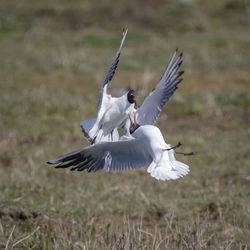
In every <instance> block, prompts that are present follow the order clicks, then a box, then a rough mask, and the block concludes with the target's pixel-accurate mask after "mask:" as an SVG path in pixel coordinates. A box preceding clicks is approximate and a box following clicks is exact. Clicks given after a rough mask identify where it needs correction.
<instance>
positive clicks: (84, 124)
mask: <svg viewBox="0 0 250 250" xmlns="http://www.w3.org/2000/svg"><path fill="white" fill-rule="evenodd" d="M95 121H96V118H93V119H89V120H84V121H81V123H80V127H81V129H82V132H83V134H84V135H85V137H86V138H87V139H88V140H89V141H91V138H90V137H89V131H90V129H91V128H92V127H93V126H94V124H95Z"/></svg>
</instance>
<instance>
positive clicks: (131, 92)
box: [127, 89, 136, 104]
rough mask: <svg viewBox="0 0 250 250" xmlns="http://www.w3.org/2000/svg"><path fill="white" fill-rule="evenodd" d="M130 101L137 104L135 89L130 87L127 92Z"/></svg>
mask: <svg viewBox="0 0 250 250" xmlns="http://www.w3.org/2000/svg"><path fill="white" fill-rule="evenodd" d="M127 98H128V102H129V103H131V104H133V103H135V104H136V93H135V91H134V90H133V89H129V91H128V94H127Z"/></svg>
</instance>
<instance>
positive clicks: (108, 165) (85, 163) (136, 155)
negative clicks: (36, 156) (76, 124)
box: [48, 139, 153, 172]
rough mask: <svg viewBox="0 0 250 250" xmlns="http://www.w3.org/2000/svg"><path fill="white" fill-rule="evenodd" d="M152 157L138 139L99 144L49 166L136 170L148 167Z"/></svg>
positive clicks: (53, 162) (66, 156) (51, 162)
mask: <svg viewBox="0 0 250 250" xmlns="http://www.w3.org/2000/svg"><path fill="white" fill-rule="evenodd" d="M152 160H153V159H152V157H151V156H150V155H149V154H148V152H147V149H145V148H144V144H143V142H142V140H140V139H130V140H126V141H117V142H100V143H97V144H95V145H92V146H89V147H86V148H84V149H81V150H79V151H75V152H72V153H69V154H67V155H64V156H61V157H59V158H57V159H55V160H53V161H49V162H48V163H49V164H57V166H56V168H67V167H71V169H70V170H78V171H82V170H85V169H87V172H92V171H93V172H96V171H99V170H102V169H106V170H108V171H111V170H114V171H122V170H125V169H137V168H142V167H145V166H147V165H149V164H150V163H151V162H152Z"/></svg>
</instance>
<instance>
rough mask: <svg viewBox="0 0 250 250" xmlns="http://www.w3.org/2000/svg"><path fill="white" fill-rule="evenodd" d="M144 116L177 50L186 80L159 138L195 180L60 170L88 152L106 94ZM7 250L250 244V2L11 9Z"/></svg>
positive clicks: (0, 165)
mask: <svg viewBox="0 0 250 250" xmlns="http://www.w3.org/2000/svg"><path fill="white" fill-rule="evenodd" d="M123 28H128V30H129V31H128V35H127V38H126V41H125V44H124V47H123V49H122V54H121V57H120V63H119V65H118V69H117V71H116V74H115V76H114V78H113V81H112V82H111V83H110V84H109V87H110V89H111V90H112V93H113V94H114V95H116V93H118V95H119V93H120V91H121V90H122V89H123V88H126V87H133V88H135V89H136V90H137V91H138V93H139V97H138V98H139V101H138V103H139V104H141V103H142V101H143V100H144V98H145V96H147V95H148V93H149V92H150V90H151V89H152V88H153V87H154V86H155V85H156V84H157V82H158V81H159V79H160V77H161V75H162V73H163V72H164V70H165V67H166V66H167V64H168V62H169V59H170V57H171V55H172V54H173V52H174V50H175V49H176V48H178V49H179V52H181V51H182V52H183V53H184V62H183V66H182V69H183V70H185V74H184V81H183V82H182V83H181V84H180V85H179V89H178V90H177V91H176V92H175V94H174V96H172V98H171V99H170V101H169V102H168V103H167V105H166V107H164V109H163V111H162V113H161V116H160V118H159V120H158V123H157V126H159V128H160V129H161V131H162V132H163V134H164V136H165V139H166V141H167V142H168V143H171V144H173V145H175V144H176V143H177V142H178V141H179V140H180V141H182V143H183V149H182V150H183V151H194V152H196V155H195V156H193V157H189V158H188V157H184V156H179V157H178V160H180V161H183V162H185V163H186V164H188V165H190V168H191V171H190V174H189V175H188V176H186V177H184V178H182V179H179V180H176V181H167V182H161V181H157V180H155V179H153V178H151V177H150V175H149V174H148V173H147V172H146V170H145V169H142V170H138V171H126V172H124V173H122V174H119V173H107V172H104V171H102V172H98V173H95V174H92V173H91V174H87V173H82V172H81V173H78V172H76V173H75V172H73V173H72V172H70V171H68V170H67V169H66V170H64V169H62V170H57V169H54V168H53V167H51V166H47V165H46V162H47V161H48V160H51V159H53V158H55V157H57V156H59V155H62V154H64V153H68V152H70V151H73V150H76V149H78V148H81V147H83V146H87V145H88V142H87V141H86V139H85V138H84V137H83V135H82V133H81V130H80V127H79V123H80V121H81V120H83V119H88V118H92V117H94V116H95V115H96V106H97V100H98V96H99V90H100V87H101V84H102V82H103V80H104V77H105V74H106V72H107V70H108V68H109V65H110V63H111V61H112V59H113V57H114V55H115V52H116V50H117V48H118V47H119V44H120V39H121V35H122V29H123ZM0 47H1V49H0V92H1V95H0V248H4V247H6V246H7V248H8V247H10V248H11V247H13V246H14V247H16V248H22V249H26V248H31V249H104V248H105V249H129V248H132V249H165V248H170V249H177V248H192V249H201V248H227V249H247V247H248V246H249V238H250V230H249V228H250V227H249V212H250V205H249V187H250V185H249V184H250V183H249V182H250V171H249V165H250V160H249V151H250V146H249V138H250V129H249V122H250V85H249V82H250V71H249V69H250V3H249V1H247V0H220V1H216V0H203V1H202V0H178V1H177V0H176V1H173V0H154V1H153V0H144V1H142V0H135V1H125V0H120V1H110V0H104V1H96V0H93V1H90V0H75V1H66V0H60V1H59V0H54V1H49V0H44V1H31V0H22V1H17V0H8V1H7V0H2V1H1V3H0Z"/></svg>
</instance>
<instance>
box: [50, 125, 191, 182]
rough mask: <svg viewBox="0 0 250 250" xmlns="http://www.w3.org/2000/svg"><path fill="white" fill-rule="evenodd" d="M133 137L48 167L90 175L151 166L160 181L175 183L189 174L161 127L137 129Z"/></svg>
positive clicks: (63, 158)
mask: <svg viewBox="0 0 250 250" xmlns="http://www.w3.org/2000/svg"><path fill="white" fill-rule="evenodd" d="M131 133H132V135H131V136H130V138H128V139H127V140H120V141H115V142H100V143H97V144H94V145H91V146H89V147H86V148H83V149H81V150H78V151H75V152H72V153H69V154H66V155H64V156H61V157H59V158H57V159H55V160H52V161H49V162H48V163H49V164H57V166H56V168H67V167H71V170H78V171H82V170H85V169H86V170H87V172H96V171H99V170H102V169H105V170H107V171H112V170H114V171H122V170H125V169H138V168H142V167H145V166H149V167H148V169H147V171H148V173H150V175H151V176H152V177H154V178H156V179H157V180H174V179H178V178H180V177H182V176H184V175H186V174H188V172H189V166H188V165H186V164H184V163H182V162H179V161H177V160H176V159H175V156H174V148H175V147H172V148H171V146H170V145H169V144H166V143H165V141H164V138H163V136H162V134H161V131H160V130H159V129H158V128H157V127H155V126H152V125H144V126H139V125H137V126H136V127H133V128H132V129H131ZM177 146H179V145H177Z"/></svg>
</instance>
